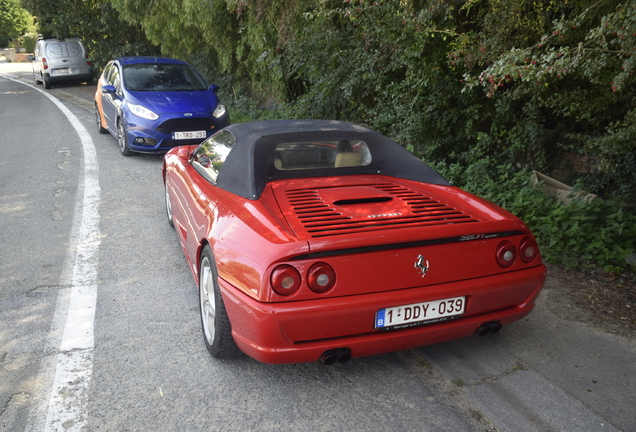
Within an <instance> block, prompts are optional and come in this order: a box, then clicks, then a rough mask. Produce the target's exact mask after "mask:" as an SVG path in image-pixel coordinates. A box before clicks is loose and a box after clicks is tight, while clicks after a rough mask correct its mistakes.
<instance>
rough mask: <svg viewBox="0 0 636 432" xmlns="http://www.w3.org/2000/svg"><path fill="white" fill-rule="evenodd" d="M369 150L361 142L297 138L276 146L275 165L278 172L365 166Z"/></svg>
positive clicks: (368, 158) (369, 157)
mask: <svg viewBox="0 0 636 432" xmlns="http://www.w3.org/2000/svg"><path fill="white" fill-rule="evenodd" d="M370 163H371V152H369V148H368V147H367V144H366V143H365V142H364V141H360V140H337V141H319V142H317V141H298V142H282V143H278V144H277V145H276V150H275V157H274V165H275V166H276V169H277V170H279V171H286V170H306V169H324V168H343V167H357V166H367V165H369V164H370Z"/></svg>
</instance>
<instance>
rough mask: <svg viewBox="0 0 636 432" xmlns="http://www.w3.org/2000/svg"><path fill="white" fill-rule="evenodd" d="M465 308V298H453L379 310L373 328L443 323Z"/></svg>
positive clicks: (460, 313)
mask: <svg viewBox="0 0 636 432" xmlns="http://www.w3.org/2000/svg"><path fill="white" fill-rule="evenodd" d="M465 308H466V297H454V298H449V299H444V300H435V301H430V302H424V303H414V304H410V305H404V306H396V307H390V308H385V309H380V310H379V311H377V312H376V314H375V328H376V329H387V328H400V327H411V326H414V325H419V324H427V323H431V322H438V321H445V320H447V319H450V318H452V317H456V316H458V315H462V314H463V313H464V310H465Z"/></svg>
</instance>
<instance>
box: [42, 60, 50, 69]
mask: <svg viewBox="0 0 636 432" xmlns="http://www.w3.org/2000/svg"><path fill="white" fill-rule="evenodd" d="M42 67H43V68H44V69H48V68H49V65H48V64H47V63H46V59H45V58H44V57H42Z"/></svg>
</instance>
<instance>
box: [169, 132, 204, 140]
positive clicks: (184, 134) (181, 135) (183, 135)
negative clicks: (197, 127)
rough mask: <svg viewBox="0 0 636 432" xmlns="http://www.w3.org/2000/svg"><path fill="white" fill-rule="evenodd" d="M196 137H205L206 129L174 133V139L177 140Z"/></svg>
mask: <svg viewBox="0 0 636 432" xmlns="http://www.w3.org/2000/svg"><path fill="white" fill-rule="evenodd" d="M196 138H205V131H190V132H175V133H174V134H173V139H176V140H186V139H196Z"/></svg>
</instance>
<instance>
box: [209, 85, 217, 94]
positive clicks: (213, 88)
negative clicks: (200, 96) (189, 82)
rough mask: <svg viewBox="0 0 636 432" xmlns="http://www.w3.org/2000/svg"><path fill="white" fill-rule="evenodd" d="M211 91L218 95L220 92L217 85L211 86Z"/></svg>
mask: <svg viewBox="0 0 636 432" xmlns="http://www.w3.org/2000/svg"><path fill="white" fill-rule="evenodd" d="M210 90H212V91H213V92H214V93H216V92H217V91H219V86H218V85H216V84H212V85H211V86H210Z"/></svg>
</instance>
